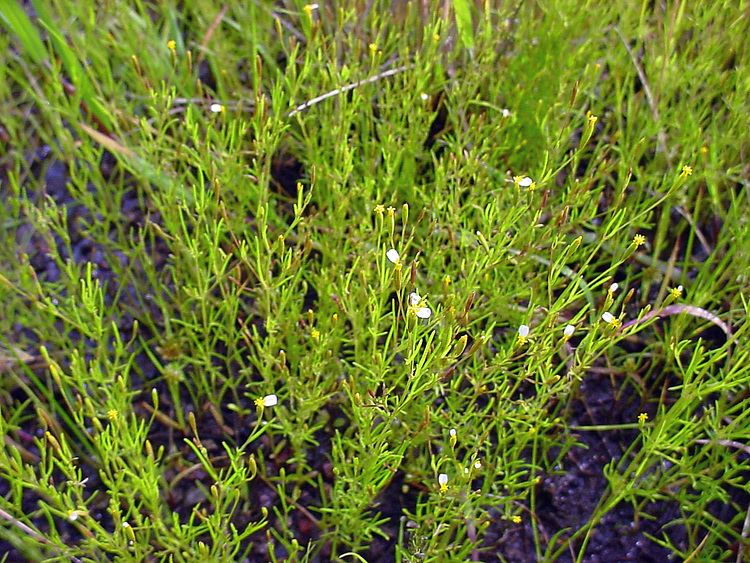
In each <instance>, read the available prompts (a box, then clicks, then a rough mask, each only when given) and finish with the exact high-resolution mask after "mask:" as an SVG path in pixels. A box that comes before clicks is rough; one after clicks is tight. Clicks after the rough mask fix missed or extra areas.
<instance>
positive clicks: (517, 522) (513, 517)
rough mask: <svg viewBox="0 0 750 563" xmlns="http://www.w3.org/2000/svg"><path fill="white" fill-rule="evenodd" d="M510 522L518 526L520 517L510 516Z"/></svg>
mask: <svg viewBox="0 0 750 563" xmlns="http://www.w3.org/2000/svg"><path fill="white" fill-rule="evenodd" d="M510 520H511V522H513V523H514V524H520V523H521V517H520V516H519V515H518V514H516V515H515V516H511V517H510Z"/></svg>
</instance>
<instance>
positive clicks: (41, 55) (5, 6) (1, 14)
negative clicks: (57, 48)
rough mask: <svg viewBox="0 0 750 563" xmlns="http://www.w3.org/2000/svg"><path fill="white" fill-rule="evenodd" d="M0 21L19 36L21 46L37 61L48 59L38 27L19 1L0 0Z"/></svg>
mask: <svg viewBox="0 0 750 563" xmlns="http://www.w3.org/2000/svg"><path fill="white" fill-rule="evenodd" d="M0 21H2V22H3V24H4V25H5V27H6V28H8V31H10V32H11V33H13V34H15V35H16V36H17V37H18V40H19V42H20V43H21V47H23V50H24V51H25V52H26V53H27V54H28V55H29V56H30V57H31V59H32V60H33V61H34V62H35V63H37V64H42V63H44V61H45V60H47V49H46V48H45V46H44V43H42V40H41V39H40V38H39V33H38V32H37V29H36V27H34V24H32V23H31V20H30V19H29V17H28V16H27V15H26V12H24V11H23V8H21V6H20V5H19V4H18V3H17V2H15V1H14V0H0Z"/></svg>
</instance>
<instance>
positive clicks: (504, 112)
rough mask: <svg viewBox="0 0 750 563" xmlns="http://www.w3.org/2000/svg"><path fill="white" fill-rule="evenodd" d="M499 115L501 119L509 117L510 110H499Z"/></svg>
mask: <svg viewBox="0 0 750 563" xmlns="http://www.w3.org/2000/svg"><path fill="white" fill-rule="evenodd" d="M500 115H502V116H503V117H510V110H509V109H508V108H503V109H501V110H500Z"/></svg>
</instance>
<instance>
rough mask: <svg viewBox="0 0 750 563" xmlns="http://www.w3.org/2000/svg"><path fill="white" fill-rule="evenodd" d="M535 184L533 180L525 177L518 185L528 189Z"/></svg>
mask: <svg viewBox="0 0 750 563" xmlns="http://www.w3.org/2000/svg"><path fill="white" fill-rule="evenodd" d="M533 183H534V180H532V179H531V178H529V177H528V176H524V177H523V178H521V179H520V180H518V185H519V186H521V187H522V188H528V187H529V186H531V184H533Z"/></svg>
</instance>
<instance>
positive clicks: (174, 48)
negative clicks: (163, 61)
mask: <svg viewBox="0 0 750 563" xmlns="http://www.w3.org/2000/svg"><path fill="white" fill-rule="evenodd" d="M167 49H169V50H170V51H172V54H175V53H176V52H177V42H176V41H175V40H174V39H170V40H169V41H167Z"/></svg>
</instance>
